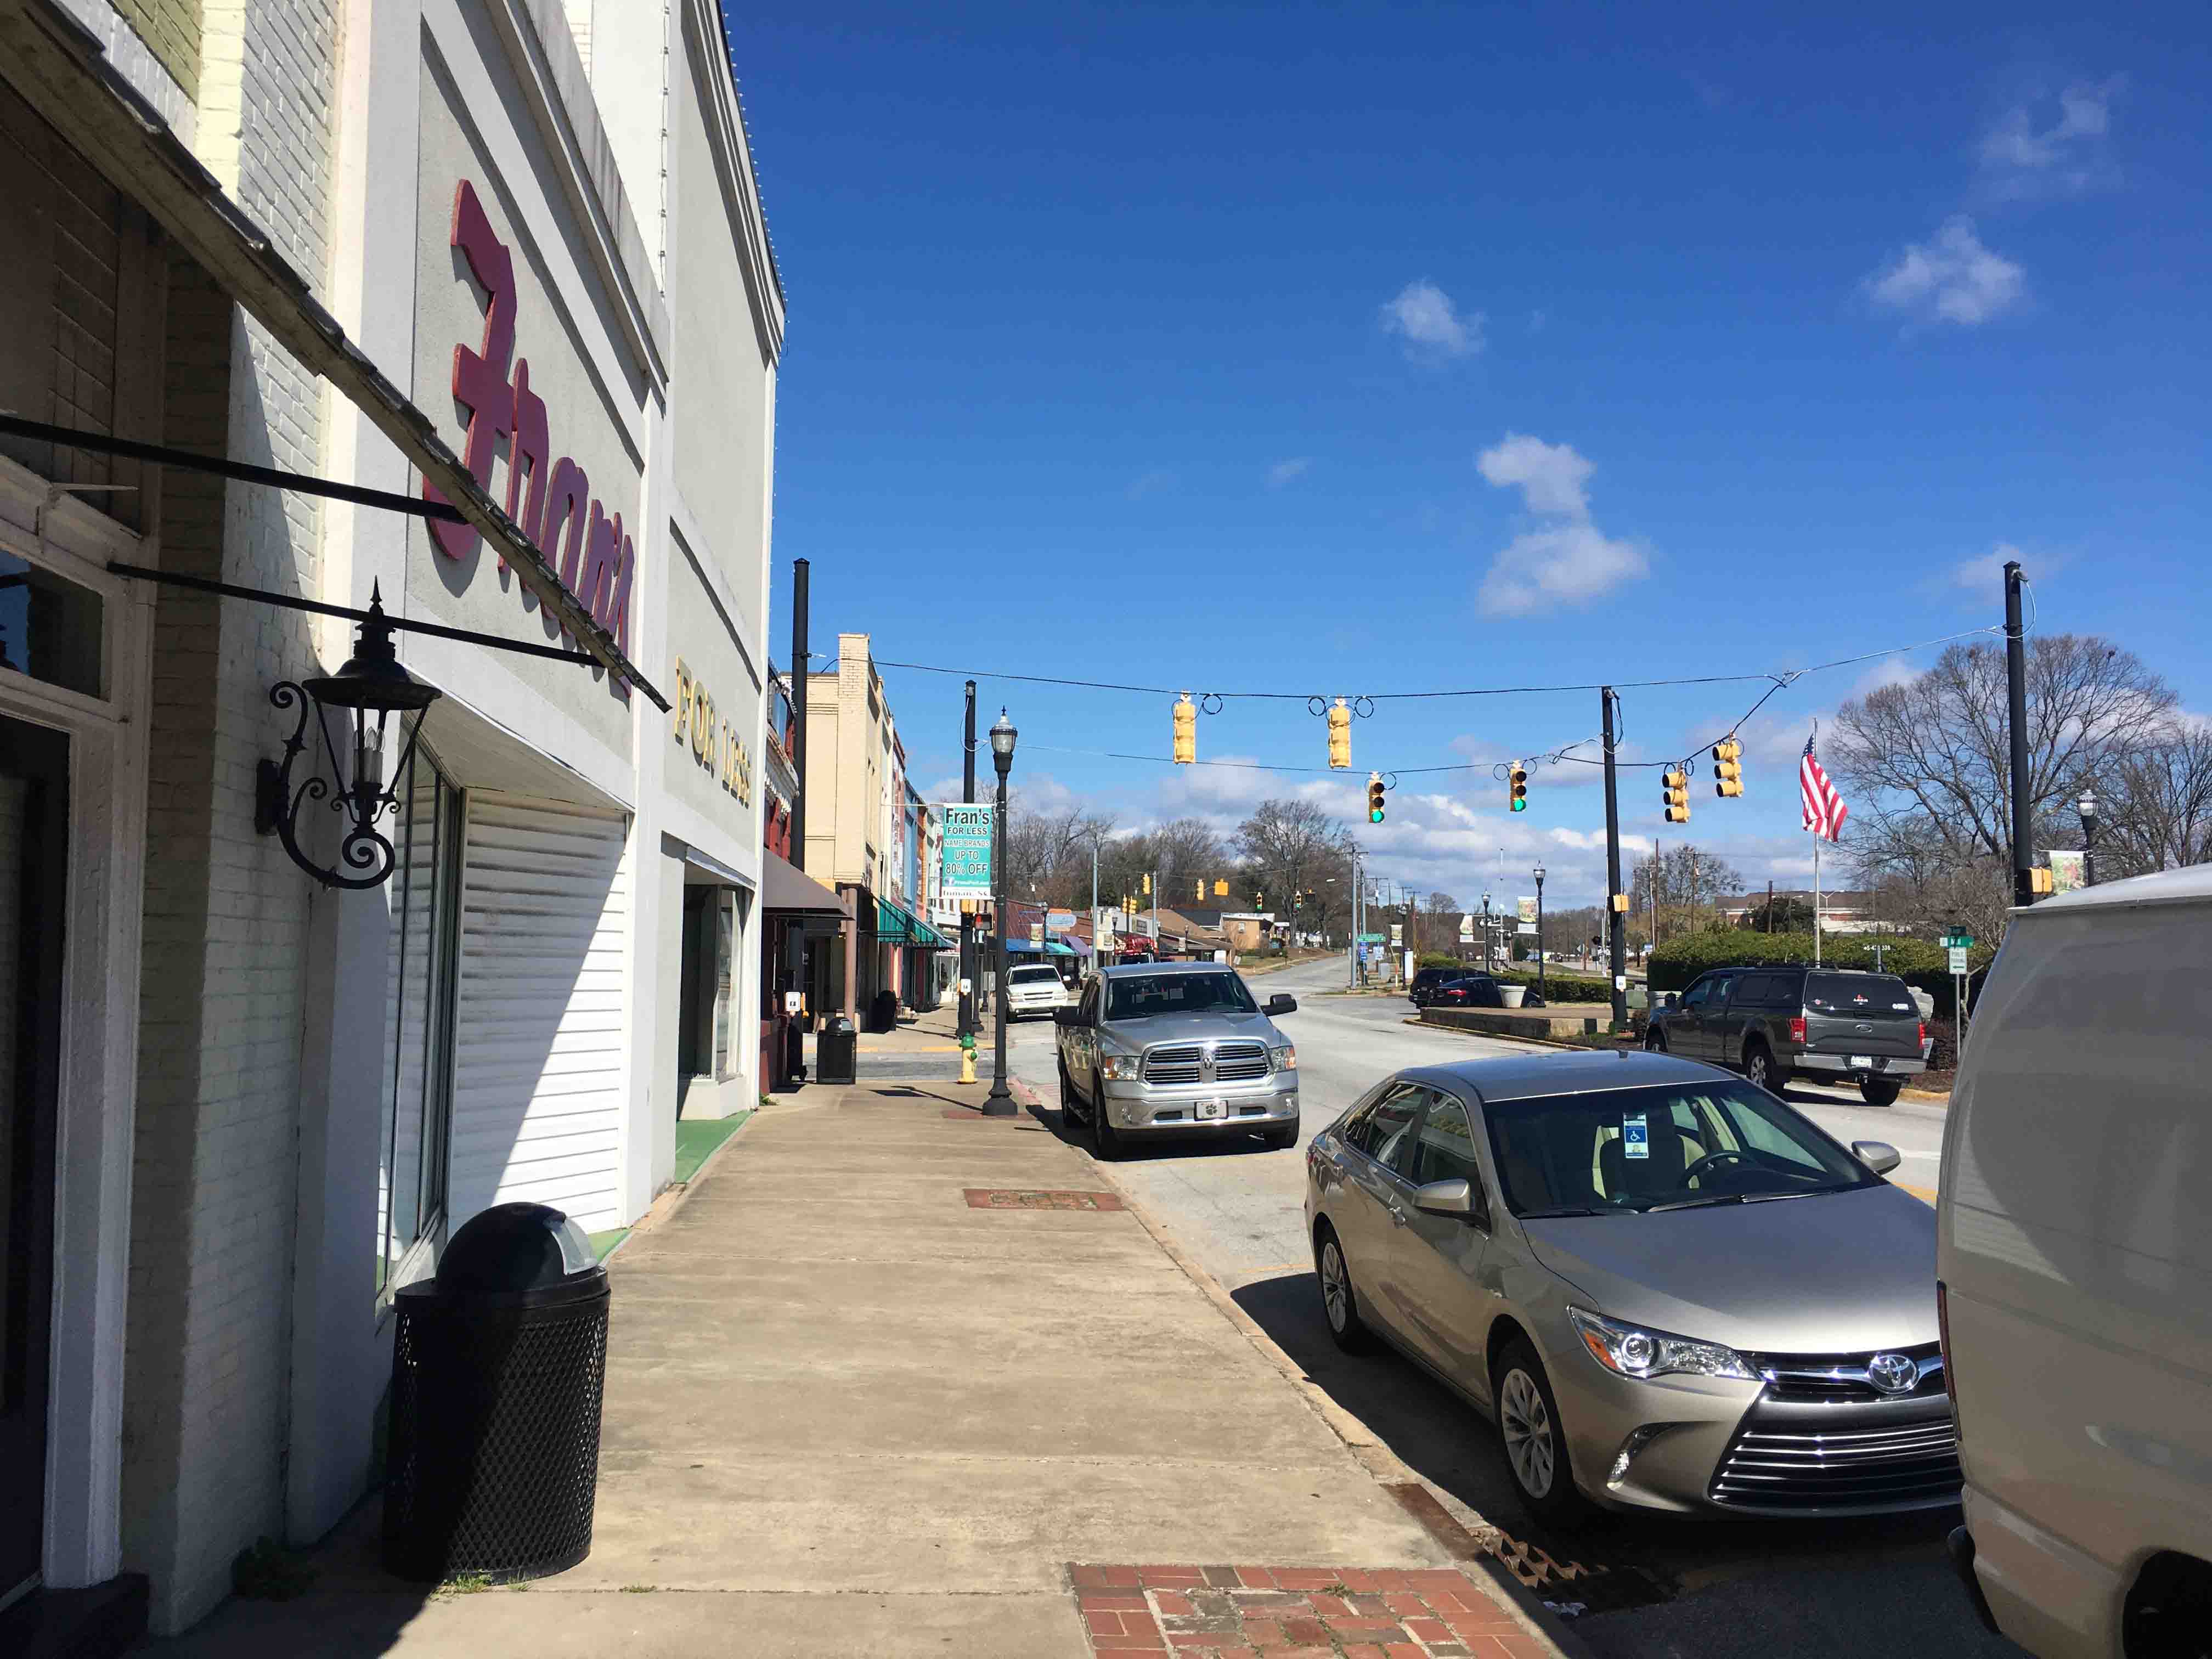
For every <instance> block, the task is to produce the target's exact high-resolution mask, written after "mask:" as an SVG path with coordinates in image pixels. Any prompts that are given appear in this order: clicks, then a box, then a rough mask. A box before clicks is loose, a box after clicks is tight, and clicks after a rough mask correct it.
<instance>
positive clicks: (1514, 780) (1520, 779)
mask: <svg viewBox="0 0 2212 1659" xmlns="http://www.w3.org/2000/svg"><path fill="white" fill-rule="evenodd" d="M1505 776H1506V781H1508V782H1509V783H1510V784H1511V786H1512V793H1511V796H1510V800H1509V802H1508V805H1507V810H1508V811H1514V812H1525V811H1528V768H1527V767H1526V766H1524V765H1522V763H1520V762H1519V761H1515V762H1514V763H1513V768H1512V769H1511V770H1510V771H1509V772H1508V773H1507V774H1506V775H1505Z"/></svg>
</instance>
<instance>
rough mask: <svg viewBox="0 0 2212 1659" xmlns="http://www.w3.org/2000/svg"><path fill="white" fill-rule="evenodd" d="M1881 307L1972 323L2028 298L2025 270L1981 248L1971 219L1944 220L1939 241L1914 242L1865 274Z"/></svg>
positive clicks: (1943, 320)
mask: <svg viewBox="0 0 2212 1659" xmlns="http://www.w3.org/2000/svg"><path fill="white" fill-rule="evenodd" d="M1866 291H1867V294H1868V295H1869V297H1870V298H1872V299H1873V300H1874V301H1875V303H1876V304H1878V305H1883V306H1887V307H1889V308H1890V309H1892V310H1893V311H1899V312H1903V313H1905V314H1906V315H1908V316H1911V317H1914V318H1917V319H1921V320H1923V321H1928V322H1940V323H1961V324H1965V325H1969V326H1972V325H1974V324H1977V323H1986V322H1988V321H1990V319H1993V318H1996V317H2000V316H2002V315H2003V314H2004V313H2006V312H2008V311H2010V310H2011V309H2013V308H2014V307H2015V306H2017V305H2019V304H2020V302H2021V301H2022V300H2023V299H2024V298H2026V297H2027V272H2025V271H2024V270H2021V267H2020V266H2019V265H2017V264H2014V263H2013V261H2011V260H2010V259H2008V258H2005V257H2004V256H2003V255H2002V254H2001V253H1996V252H1992V251H1991V250H1990V248H1988V247H1985V246H1983V243H1982V239H1981V238H1980V237H1979V236H1978V235H1977V234H1975V231H1974V225H1973V221H1972V220H1971V219H1966V218H1963V217H1960V218H1954V219H1950V220H1948V221H1946V222H1945V223H1944V225H1943V228H1942V229H1941V230H1939V231H1937V232H1936V235H1935V239H1934V240H1931V241H1927V242H1911V243H1908V244H1907V245H1906V246H1905V252H1903V253H1901V254H1899V256H1898V258H1897V261H1896V263H1895V264H1892V265H1891V266H1889V267H1888V269H1887V270H1881V271H1878V272H1877V273H1875V275H1874V276H1869V278H1867V282H1866Z"/></svg>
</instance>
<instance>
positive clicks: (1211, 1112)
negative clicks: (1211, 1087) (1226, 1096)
mask: <svg viewBox="0 0 2212 1659" xmlns="http://www.w3.org/2000/svg"><path fill="white" fill-rule="evenodd" d="M1191 1115H1192V1116H1193V1117H1195V1118H1197V1119H1199V1120H1200V1121H1204V1120H1206V1119H1207V1118H1210V1117H1227V1116H1228V1115H1229V1103H1228V1102H1227V1101H1225V1100H1201V1101H1200V1102H1199V1103H1198V1107H1197V1109H1196V1110H1195V1111H1194V1112H1193V1113H1192V1114H1191Z"/></svg>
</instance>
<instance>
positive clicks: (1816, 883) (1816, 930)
mask: <svg viewBox="0 0 2212 1659" xmlns="http://www.w3.org/2000/svg"><path fill="white" fill-rule="evenodd" d="M1820 841H1821V836H1820V831H1819V830H1818V829H1815V830H1814V832H1813V965H1814V967H1815V968H1818V967H1819V966H1820Z"/></svg>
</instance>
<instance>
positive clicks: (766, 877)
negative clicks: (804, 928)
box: [761, 847, 845, 917]
mask: <svg viewBox="0 0 2212 1659" xmlns="http://www.w3.org/2000/svg"><path fill="white" fill-rule="evenodd" d="M761 908H762V909H763V910H769V911H775V910H781V911H783V912H784V913H785V914H786V915H794V914H795V915H831V916H840V917H842V915H844V914H845V905H844V902H843V901H842V899H840V898H839V897H838V896H836V894H835V893H833V892H831V891H830V890H829V889H828V888H827V887H824V886H823V884H821V883H820V882H818V881H816V880H815V879H814V878H812V877H811V876H809V875H808V874H807V873H806V872H805V871H804V870H801V869H800V868H799V866H797V865H795V864H793V862H792V861H791V860H789V859H787V858H786V857H784V855H783V854H781V853H779V852H777V851H776V850H775V848H772V847H763V848H761Z"/></svg>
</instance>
